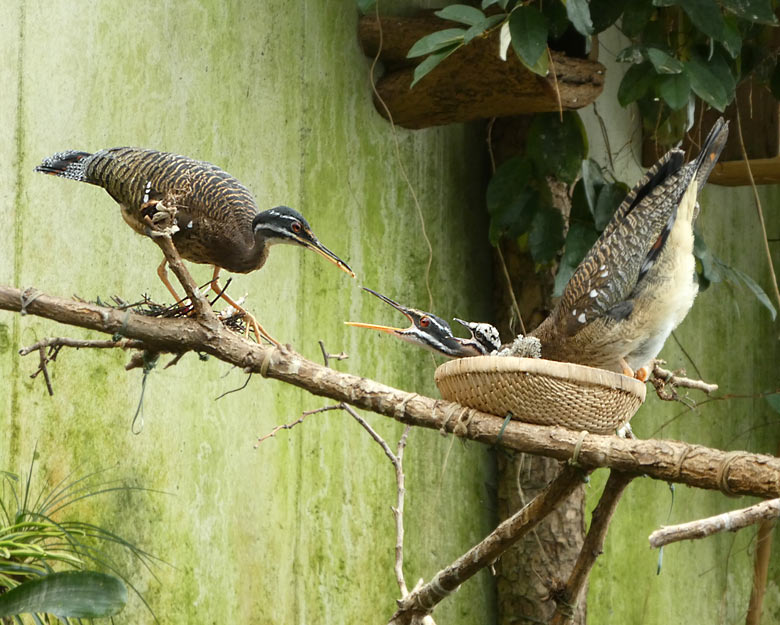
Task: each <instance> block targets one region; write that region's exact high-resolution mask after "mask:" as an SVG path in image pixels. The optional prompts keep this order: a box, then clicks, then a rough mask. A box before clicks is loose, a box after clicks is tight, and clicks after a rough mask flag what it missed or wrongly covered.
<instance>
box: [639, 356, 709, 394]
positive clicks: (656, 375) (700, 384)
mask: <svg viewBox="0 0 780 625" xmlns="http://www.w3.org/2000/svg"><path fill="white" fill-rule="evenodd" d="M663 362H664V361H663V360H655V361H654V362H653V376H652V377H651V378H650V382H651V383H652V385H653V386H654V387H655V392H656V393H657V394H658V397H660V398H661V399H663V400H665V401H677V400H679V396H678V395H677V388H678V387H683V388H692V389H696V390H698V391H703V392H705V393H707V394H710V393H713V392H715V391H717V390H718V385H717V384H710V383H708V382H705V381H703V380H693V379H691V378H687V377H685V371H684V370H680V371H674V372H673V371H669V370H668V369H664V368H662V367H661V366H660V365H661V363H663ZM667 386H668V387H669V390H667Z"/></svg>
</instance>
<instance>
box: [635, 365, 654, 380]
mask: <svg viewBox="0 0 780 625" xmlns="http://www.w3.org/2000/svg"><path fill="white" fill-rule="evenodd" d="M634 377H635V378H636V379H637V380H639V381H640V382H647V378H649V377H650V370H649V369H648V368H647V367H639V369H637V370H636V372H635V373H634Z"/></svg>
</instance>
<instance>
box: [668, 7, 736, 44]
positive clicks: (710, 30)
mask: <svg viewBox="0 0 780 625" xmlns="http://www.w3.org/2000/svg"><path fill="white" fill-rule="evenodd" d="M675 4H678V5H679V6H681V7H682V8H683V11H685V12H686V13H687V14H688V17H689V18H691V22H693V25H694V26H695V27H696V28H697V29H698V30H700V31H701V32H703V33H704V34H705V35H707V36H708V37H712V38H713V39H716V40H717V41H722V40H723V29H724V27H725V24H724V22H723V14H722V13H721V12H720V7H719V6H718V4H717V3H716V2H715V0H678V1H677V2H676V3H675Z"/></svg>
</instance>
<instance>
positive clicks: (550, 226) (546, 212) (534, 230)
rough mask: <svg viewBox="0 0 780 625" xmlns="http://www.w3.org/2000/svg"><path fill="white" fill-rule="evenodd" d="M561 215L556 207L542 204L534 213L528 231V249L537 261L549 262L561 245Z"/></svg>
mask: <svg viewBox="0 0 780 625" xmlns="http://www.w3.org/2000/svg"><path fill="white" fill-rule="evenodd" d="M563 241H564V239H563V215H561V211H559V210H558V209H557V208H555V207H553V206H551V205H549V204H542V205H540V206H539V208H538V209H537V211H536V214H535V215H534V218H533V222H532V223H531V230H530V232H529V233H528V249H529V250H530V251H531V257H532V258H533V259H534V261H535V262H537V263H547V262H550V261H551V260H552V259H553V258H555V255H556V254H557V253H558V250H560V249H561V246H562V245H563Z"/></svg>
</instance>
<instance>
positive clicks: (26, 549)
mask: <svg viewBox="0 0 780 625" xmlns="http://www.w3.org/2000/svg"><path fill="white" fill-rule="evenodd" d="M32 471H33V464H32V463H31V465H30V471H29V473H28V475H27V477H26V479H25V480H24V482H23V483H22V481H21V480H20V478H19V477H18V476H16V475H14V474H12V473H8V472H3V473H2V482H0V484H1V485H2V486H1V489H0V596H1V597H3V599H4V600H5V602H6V603H2V602H0V606H4V607H0V611H3V610H7V611H11V612H10V613H12V614H15V613H16V612H13V611H14V610H15V611H17V612H19V611H22V612H27V611H34V612H36V613H37V612H49V608H52V610H51V612H52V613H54V614H56V615H57V616H58V617H59V618H60V620H62V621H63V622H65V623H70V622H75V621H72V620H71V619H80V618H92V616H98V613H97V611H100V612H102V614H101V615H108V614H114V613H116V612H117V611H118V609H121V606H120V605H119V602H120V599H121V603H122V605H123V604H124V601H125V599H124V598H123V597H124V596H125V595H126V591H124V589H125V584H127V585H128V586H130V587H131V588H133V586H132V584H131V583H130V582H129V581H128V579H127V578H126V576H124V575H123V574H122V573H121V571H120V569H119V568H118V567H117V565H115V564H113V558H112V557H111V555H110V554H109V553H108V552H107V551H106V550H105V549H106V547H108V546H111V545H114V546H118V547H121V548H123V549H124V550H126V551H127V553H128V554H129V555H131V556H132V557H133V558H134V559H135V560H136V561H137V562H139V563H140V564H141V565H142V566H144V567H146V568H149V567H150V565H151V564H152V563H153V561H154V560H155V559H154V557H153V556H151V555H150V554H148V553H146V552H145V551H142V550H141V549H138V548H137V547H136V546H135V545H133V544H131V543H129V542H127V541H126V540H124V539H123V538H122V537H121V536H118V535H117V534H115V533H113V532H111V531H109V530H107V529H105V528H102V527H100V526H98V525H95V524H93V523H89V522H84V521H79V520H73V519H71V518H63V517H64V515H65V514H66V513H67V511H68V509H69V508H71V506H73V505H74V504H75V503H76V502H78V501H80V500H82V499H86V498H90V497H94V496H97V495H103V494H107V493H111V492H127V491H132V490H136V489H134V488H132V487H130V486H126V485H123V484H120V483H116V482H96V481H95V478H96V474H92V475H87V476H84V477H81V478H77V479H72V481H71V476H68V477H67V478H65V479H64V480H63V481H62V482H60V483H59V484H57V485H56V486H55V487H54V488H52V489H50V490H41V491H40V492H39V493H38V494H37V495H34V494H33V490H32ZM88 565H91V566H98V567H100V568H103V569H108V570H109V571H111V575H106V574H100V577H99V578H97V577H84V576H78V577H61V576H60V575H59V574H58V572H57V569H58V568H61V567H65V568H66V569H70V570H75V571H80V572H82V573H83V572H86V571H85V569H86V567H87V566H88ZM94 575H98V574H97V573H95V574H94ZM109 578H110V580H109ZM120 578H121V579H120ZM90 580H91V582H95V581H98V580H100V585H99V586H95V587H94V588H93V591H87V590H86V589H84V588H83V587H82V590H83V592H81V593H80V594H79V595H78V596H77V595H76V594H75V593H76V589H77V588H79V587H81V586H80V585H83V584H85V583H87V582H89V581H90ZM33 582H35V583H33ZM123 582H124V583H123ZM28 584H29V585H28ZM120 586H121V590H120ZM67 589H70V591H69V593H68V592H67V591H66V590H67ZM101 589H102V590H101ZM133 589H134V588H133ZM134 590H135V589H134ZM123 591H124V592H123ZM46 593H49V594H48V595H47V594H46ZM51 593H54V595H52V594H51ZM136 593H137V594H138V592H137V591H136ZM68 594H70V598H68V597H67V596H66V595H68ZM44 595H46V596H44ZM139 596H140V594H139ZM141 599H142V600H143V597H141ZM51 601H55V602H56V606H55V604H52V603H46V602H51ZM144 603H146V602H145V601H144ZM53 607H58V609H57V610H54V609H53ZM147 607H148V605H147ZM90 610H94V611H95V612H91V614H92V616H90V615H88V612H89V611H90ZM7 611H3V612H2V614H0V618H1V617H3V616H5V615H7V614H8V613H9V612H7ZM150 612H151V610H150ZM14 618H15V620H16V622H18V623H22V622H23V621H22V620H21V617H18V616H15V617H14ZM155 620H156V619H155ZM33 621H34V622H36V623H40V622H42V621H41V619H40V618H39V617H38V616H33Z"/></svg>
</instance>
